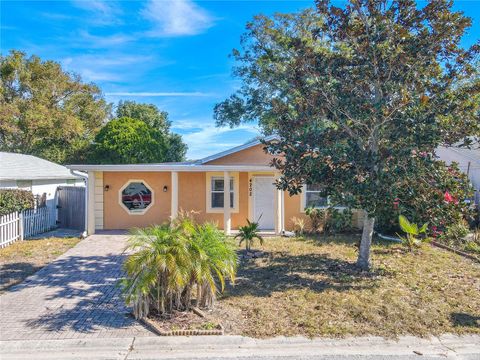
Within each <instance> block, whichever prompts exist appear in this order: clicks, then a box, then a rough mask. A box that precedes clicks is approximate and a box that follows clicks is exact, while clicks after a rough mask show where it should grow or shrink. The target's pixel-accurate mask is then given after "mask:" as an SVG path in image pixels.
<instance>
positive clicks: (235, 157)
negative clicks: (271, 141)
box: [206, 144, 274, 165]
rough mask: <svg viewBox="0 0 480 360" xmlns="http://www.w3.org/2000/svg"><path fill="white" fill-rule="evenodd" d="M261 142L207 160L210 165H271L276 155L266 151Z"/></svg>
mask: <svg viewBox="0 0 480 360" xmlns="http://www.w3.org/2000/svg"><path fill="white" fill-rule="evenodd" d="M264 146H265V145H263V144H259V145H256V146H252V147H251V148H248V149H245V150H242V151H239V152H236V153H233V154H230V155H227V156H224V157H222V158H220V159H216V160H212V161H209V162H207V163H206V164H208V165H269V164H270V162H271V161H272V159H273V158H274V156H272V155H270V154H267V153H265V151H264V150H263V147H264Z"/></svg>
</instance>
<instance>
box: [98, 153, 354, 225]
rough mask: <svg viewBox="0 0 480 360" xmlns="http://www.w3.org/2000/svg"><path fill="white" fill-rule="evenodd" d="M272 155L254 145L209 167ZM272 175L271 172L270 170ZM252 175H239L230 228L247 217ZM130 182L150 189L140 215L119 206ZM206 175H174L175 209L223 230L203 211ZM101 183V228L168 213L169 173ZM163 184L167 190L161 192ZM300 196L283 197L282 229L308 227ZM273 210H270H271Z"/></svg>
mask: <svg viewBox="0 0 480 360" xmlns="http://www.w3.org/2000/svg"><path fill="white" fill-rule="evenodd" d="M272 158H273V156H272V155H269V154H266V153H265V152H264V150H263V145H261V144H260V145H256V146H253V147H251V148H248V149H245V150H242V151H239V152H237V153H234V154H230V155H227V156H224V157H223V158H221V159H217V160H213V161H211V162H209V163H208V164H211V165H214V164H215V165H232V164H239V165H240V164H242V165H247V164H248V165H268V164H270V161H271V160H272ZM272 174H273V171H272ZM252 175H254V174H252V173H247V172H241V173H238V176H239V186H238V191H239V193H238V199H239V206H238V211H237V212H234V213H232V214H231V219H232V229H238V226H240V225H244V224H245V223H246V219H247V218H249V216H250V214H249V202H250V201H251V197H250V195H249V192H248V180H249V176H252ZM131 179H142V180H144V181H146V182H147V183H148V185H150V186H151V187H152V188H153V191H154V198H155V200H154V201H155V203H154V204H153V205H152V206H151V208H150V209H149V210H148V211H147V212H146V213H145V214H142V215H131V214H128V213H127V211H125V209H124V208H123V207H122V206H121V205H120V204H119V190H120V188H121V187H122V186H123V185H125V183H126V182H127V181H129V180H131ZM206 182H207V174H206V173H205V172H179V173H178V208H179V209H181V210H186V211H190V210H194V211H196V212H197V214H196V215H195V217H196V218H197V220H198V221H199V222H204V221H210V222H214V223H217V224H218V226H219V227H220V228H223V213H209V212H207V200H206V199H207V184H206ZM103 184H104V185H109V187H110V188H109V191H105V192H104V193H103V196H104V198H103V201H104V204H103V224H104V226H103V227H104V229H128V228H131V227H142V226H147V225H151V224H160V223H163V222H165V221H167V220H168V219H169V217H170V211H171V195H172V194H171V174H170V173H169V172H105V173H103ZM165 185H167V186H168V191H167V192H163V187H164V186H165ZM301 202H302V196H301V195H294V196H289V194H288V192H285V194H284V205H285V207H284V224H285V229H286V230H292V229H293V223H292V218H294V217H301V218H304V219H305V222H306V225H307V226H308V224H309V221H308V218H307V217H306V215H305V213H304V212H303V211H301V209H300V208H301ZM272 211H274V209H272ZM354 222H356V223H357V224H358V225H359V226H361V223H362V217H361V214H358V213H357V214H355V217H354Z"/></svg>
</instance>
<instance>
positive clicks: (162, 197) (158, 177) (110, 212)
mask: <svg viewBox="0 0 480 360" xmlns="http://www.w3.org/2000/svg"><path fill="white" fill-rule="evenodd" d="M132 179H138V180H144V181H146V182H147V183H148V185H149V186H150V187H151V188H152V190H153V197H154V204H153V205H150V206H149V210H148V211H147V212H146V213H144V214H138V215H131V214H129V213H128V212H127V211H126V210H125V209H124V208H123V207H122V205H120V203H119V191H120V189H121V188H122V187H123V186H124V185H125V184H126V183H127V181H129V180H132ZM170 183H171V175H170V173H166V172H104V173H103V184H104V186H107V185H108V186H109V189H108V191H104V192H103V206H104V211H103V228H104V229H130V228H132V227H145V226H148V225H153V224H161V223H163V222H165V221H167V220H168V219H169V217H170V204H171V203H170V201H171V200H170V199H171V195H172V194H171V188H170ZM165 185H167V186H168V191H167V192H163V187H164V186H165Z"/></svg>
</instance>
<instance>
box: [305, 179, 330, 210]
mask: <svg viewBox="0 0 480 360" xmlns="http://www.w3.org/2000/svg"><path fill="white" fill-rule="evenodd" d="M322 190H323V189H322V187H321V186H320V185H318V184H310V185H308V184H307V185H305V208H310V207H314V208H322V207H327V206H328V205H329V201H328V197H323V196H322Z"/></svg>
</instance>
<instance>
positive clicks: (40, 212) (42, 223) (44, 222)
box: [22, 206, 57, 238]
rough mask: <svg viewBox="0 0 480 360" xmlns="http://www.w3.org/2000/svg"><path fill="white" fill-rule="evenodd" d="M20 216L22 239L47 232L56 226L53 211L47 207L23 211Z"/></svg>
mask: <svg viewBox="0 0 480 360" xmlns="http://www.w3.org/2000/svg"><path fill="white" fill-rule="evenodd" d="M22 215H23V231H24V238H28V237H30V236H34V235H37V234H41V233H44V232H47V231H49V230H52V229H53V228H55V226H56V220H57V219H56V216H55V209H51V208H49V207H47V206H45V207H41V208H36V209H29V210H25V211H23V213H22Z"/></svg>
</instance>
